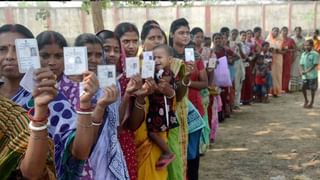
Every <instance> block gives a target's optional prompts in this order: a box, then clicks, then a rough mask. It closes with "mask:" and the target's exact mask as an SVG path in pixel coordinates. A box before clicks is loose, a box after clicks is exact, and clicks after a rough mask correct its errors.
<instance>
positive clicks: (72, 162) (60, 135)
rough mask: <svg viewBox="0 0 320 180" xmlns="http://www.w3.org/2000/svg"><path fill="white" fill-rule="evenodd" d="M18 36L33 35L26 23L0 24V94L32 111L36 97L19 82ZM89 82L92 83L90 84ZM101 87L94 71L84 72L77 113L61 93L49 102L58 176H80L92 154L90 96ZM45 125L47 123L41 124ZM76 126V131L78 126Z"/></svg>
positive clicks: (30, 36)
mask: <svg viewBox="0 0 320 180" xmlns="http://www.w3.org/2000/svg"><path fill="white" fill-rule="evenodd" d="M18 38H33V35H32V33H31V32H30V30H28V29H27V28H26V27H24V26H22V25H19V24H15V25H12V24H6V25H3V26H2V27H0V41H1V43H0V46H1V47H2V51H1V55H0V62H1V63H0V64H1V73H2V75H3V80H4V83H3V84H2V85H1V86H0V94H1V95H2V96H5V97H7V98H11V99H12V100H13V101H15V102H16V103H17V104H19V105H21V106H23V107H24V108H25V109H26V110H30V109H31V110H30V112H31V111H32V108H33V106H34V100H33V99H32V95H31V93H29V92H27V91H26V90H24V89H23V88H22V87H20V85H19V83H20V81H21V79H22V76H23V74H20V73H19V71H18V65H17V62H18V61H17V57H16V52H15V49H13V47H14V44H15V40H16V39H18ZM40 71H41V72H44V73H45V74H46V75H48V74H49V75H51V76H53V77H55V78H54V79H56V76H55V75H54V73H52V72H51V71H50V70H49V69H48V68H44V69H41V70H40ZM89 84H90V85H89ZM97 89H98V82H97V79H96V77H95V75H94V74H92V73H90V72H85V73H84V90H85V92H86V93H84V95H82V96H81V97H80V101H79V108H78V109H77V113H78V115H77V114H76V113H75V111H74V109H73V108H72V106H71V104H70V103H69V102H68V100H67V99H66V97H65V96H64V95H63V94H61V93H59V94H58V95H57V97H56V98H55V99H54V100H53V102H52V103H50V104H49V112H50V113H49V115H47V116H45V119H44V118H42V119H40V120H41V121H43V122H46V120H47V118H48V120H49V125H50V126H49V128H48V133H49V136H50V138H52V139H53V141H54V145H55V147H54V148H55V152H54V153H55V155H54V156H55V159H54V160H55V169H56V175H57V177H58V178H59V179H64V178H72V179H78V178H79V177H80V174H81V172H82V168H83V163H84V160H86V159H87V158H88V156H89V153H90V151H91V148H92V146H93V143H94V142H93V137H94V133H93V128H92V126H91V125H92V118H91V116H90V114H91V113H92V110H91V107H92V105H91V98H92V96H93V95H94V94H95V92H96V91H97ZM84 111H86V112H84ZM42 128H44V127H42ZM76 128H77V131H75V129H76Z"/></svg>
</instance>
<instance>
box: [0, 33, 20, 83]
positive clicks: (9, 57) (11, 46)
mask: <svg viewBox="0 0 320 180" xmlns="http://www.w3.org/2000/svg"><path fill="white" fill-rule="evenodd" d="M21 38H26V37H25V36H23V35H22V34H20V33H17V32H6V33H1V34H0V72H1V75H2V76H3V77H5V78H8V79H18V78H20V77H22V74H20V73H19V68H18V60H17V55H16V46H15V40H16V39H21Z"/></svg>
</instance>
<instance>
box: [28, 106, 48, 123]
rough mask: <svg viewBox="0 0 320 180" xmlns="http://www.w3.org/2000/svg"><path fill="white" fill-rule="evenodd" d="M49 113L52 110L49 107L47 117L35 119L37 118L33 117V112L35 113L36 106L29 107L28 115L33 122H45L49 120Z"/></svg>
mask: <svg viewBox="0 0 320 180" xmlns="http://www.w3.org/2000/svg"><path fill="white" fill-rule="evenodd" d="M49 113H50V111H49V109H48V112H47V116H46V117H44V118H41V119H35V118H34V117H33V115H32V114H34V108H31V109H29V111H28V113H27V115H28V117H29V119H30V121H33V122H44V121H47V119H48V117H49Z"/></svg>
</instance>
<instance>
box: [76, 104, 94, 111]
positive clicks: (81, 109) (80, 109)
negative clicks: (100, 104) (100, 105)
mask: <svg viewBox="0 0 320 180" xmlns="http://www.w3.org/2000/svg"><path fill="white" fill-rule="evenodd" d="M93 109H94V107H93V106H91V107H90V108H85V109H84V108H81V107H80V105H79V107H77V111H80V112H91V111H93Z"/></svg>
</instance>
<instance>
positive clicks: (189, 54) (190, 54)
mask: <svg viewBox="0 0 320 180" xmlns="http://www.w3.org/2000/svg"><path fill="white" fill-rule="evenodd" d="M184 54H185V58H186V61H194V60H195V58H194V49H193V48H185V49H184Z"/></svg>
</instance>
